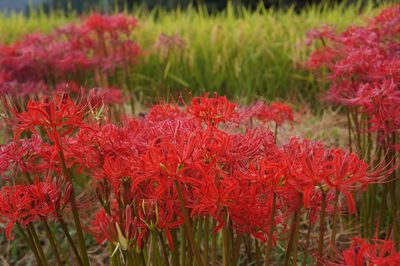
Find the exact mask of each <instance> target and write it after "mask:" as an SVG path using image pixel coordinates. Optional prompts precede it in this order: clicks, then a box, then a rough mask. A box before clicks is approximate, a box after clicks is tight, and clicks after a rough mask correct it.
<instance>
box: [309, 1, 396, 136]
mask: <svg viewBox="0 0 400 266" xmlns="http://www.w3.org/2000/svg"><path fill="white" fill-rule="evenodd" d="M398 14H399V6H398V5H396V6H392V7H389V8H387V9H385V10H384V11H382V13H381V14H380V15H378V16H377V17H376V18H375V19H373V20H372V21H371V22H370V23H369V25H367V26H358V27H349V28H348V29H346V30H345V31H344V32H342V33H337V32H334V31H331V30H322V31H321V32H319V33H317V34H312V35H315V36H314V37H316V38H320V39H321V40H323V44H324V45H323V46H322V47H321V48H319V49H317V50H315V51H314V52H313V53H312V54H311V56H310V60H309V61H308V63H307V65H308V66H309V67H311V68H313V69H315V68H320V67H326V68H327V70H328V72H329V75H328V76H327V78H328V81H330V82H331V86H330V88H329V91H328V99H329V100H330V101H332V102H335V103H339V104H343V105H345V106H349V107H350V108H351V110H352V111H353V112H354V111H356V112H361V113H364V114H366V115H368V118H369V125H368V130H369V131H371V132H378V131H380V132H383V133H384V134H390V133H392V132H396V131H397V130H398V129H399V127H400V124H399V119H398V114H399V108H398V106H399V103H400V100H399V99H400V98H399V90H398V87H399V86H398V84H399V82H400V80H399V70H398V69H399V66H400V59H399V54H398V48H399V42H398V38H397V37H398V34H399V33H400V31H399V29H400V20H399V19H398V17H399V16H398ZM359 133H360V132H359Z"/></svg>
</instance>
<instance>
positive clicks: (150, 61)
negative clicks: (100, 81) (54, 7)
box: [0, 3, 382, 104]
mask: <svg viewBox="0 0 400 266" xmlns="http://www.w3.org/2000/svg"><path fill="white" fill-rule="evenodd" d="M381 8H382V6H379V7H376V6H375V7H374V6H373V5H372V4H371V3H370V4H367V5H364V6H363V8H362V9H361V8H360V5H353V6H345V5H337V6H335V7H333V8H332V7H330V8H328V7H327V6H325V5H317V6H311V7H309V8H306V9H303V10H302V11H301V12H300V13H296V12H295V11H294V10H293V9H289V10H286V11H282V10H278V11H273V10H267V9H265V8H263V7H260V8H258V9H257V10H256V11H255V12H252V11H249V10H247V9H246V8H239V9H238V10H233V8H232V7H228V8H227V10H226V11H225V12H221V13H218V14H212V15H210V14H207V12H205V10H204V9H194V8H189V9H188V10H185V11H183V10H179V9H178V10H174V11H169V12H167V11H163V10H160V9H156V10H153V11H146V10H144V9H142V8H136V9H135V10H134V11H133V15H134V16H136V17H137V18H138V20H139V27H138V29H137V30H136V34H135V38H136V41H137V42H138V43H139V44H140V45H141V47H142V50H143V56H142V57H141V59H140V62H139V63H138V65H137V68H136V69H135V70H134V73H132V74H131V78H132V80H133V81H132V84H131V85H130V87H131V88H130V89H132V90H136V91H138V94H142V95H143V97H147V96H151V97H154V96H156V97H157V95H159V94H158V92H159V91H160V90H164V91H165V92H169V93H172V95H175V94H177V93H178V92H179V91H182V90H186V91H190V92H193V93H194V94H199V93H201V92H204V91H217V92H219V93H220V94H224V95H227V96H229V97H231V98H236V99H241V100H242V99H243V100H251V99H254V98H259V97H262V98H263V97H268V98H271V99H272V98H286V99H288V98H289V99H292V100H293V99H294V98H295V99H297V100H300V101H308V102H311V103H312V104H315V103H316V99H317V97H318V92H319V90H320V85H318V83H317V82H316V81H315V79H314V78H313V77H312V76H311V74H310V73H308V72H307V71H305V70H304V69H303V68H302V67H301V64H302V62H304V60H306V58H307V55H308V51H309V50H310V49H309V47H307V46H306V45H305V38H306V33H307V32H308V31H309V30H310V29H313V28H315V27H318V26H321V25H324V24H331V25H335V26H336V27H337V29H338V30H340V29H343V28H344V27H346V26H348V25H350V24H354V23H355V24H357V23H361V22H362V21H363V20H364V21H365V18H366V17H372V16H373V15H374V14H376V13H377V12H378V11H379V10H380V9H381ZM77 19H78V16H77V15H76V14H73V13H71V14H69V15H65V14H63V13H60V12H54V13H53V14H51V15H50V16H47V15H44V14H43V13H40V12H39V13H36V14H34V15H32V16H30V17H24V16H23V15H21V14H12V15H11V16H8V17H7V16H5V15H1V16H0V42H3V43H10V42H13V41H15V40H18V38H21V36H23V35H24V34H27V33H29V32H34V31H43V32H49V31H50V30H51V29H53V28H54V27H57V26H61V25H64V24H66V23H68V22H70V21H74V20H77ZM162 33H164V34H167V35H174V34H176V35H177V36H179V38H181V39H182V40H183V43H184V46H183V47H179V48H174V49H170V50H168V51H167V52H165V50H164V51H162V50H161V49H160V48H158V47H156V46H155V45H154V44H155V43H156V42H157V40H158V38H159V36H160V34H162ZM141 92H143V93H141Z"/></svg>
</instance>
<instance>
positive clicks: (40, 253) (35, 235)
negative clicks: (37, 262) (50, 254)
mask: <svg viewBox="0 0 400 266" xmlns="http://www.w3.org/2000/svg"><path fill="white" fill-rule="evenodd" d="M28 230H30V232H31V235H32V237H33V242H34V243H35V245H36V248H37V250H38V252H39V256H40V258H41V259H42V262H43V265H44V266H47V265H48V263H47V259H46V256H45V255H44V252H43V248H42V245H41V244H40V240H39V237H38V236H37V234H36V230H35V228H34V227H33V225H32V223H30V224H29V225H28Z"/></svg>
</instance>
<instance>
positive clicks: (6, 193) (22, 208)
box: [0, 185, 35, 239]
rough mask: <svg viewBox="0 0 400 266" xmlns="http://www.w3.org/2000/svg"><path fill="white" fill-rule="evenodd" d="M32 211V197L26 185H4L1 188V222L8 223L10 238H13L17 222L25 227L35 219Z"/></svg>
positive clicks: (7, 231)
mask: <svg viewBox="0 0 400 266" xmlns="http://www.w3.org/2000/svg"><path fill="white" fill-rule="evenodd" d="M31 213H32V197H30V195H29V192H28V190H27V187H26V186H24V185H15V186H4V187H2V188H1V189H0V223H5V224H6V228H5V233H6V237H7V238H8V239H12V236H11V230H12V228H13V226H14V225H15V224H16V223H18V224H19V225H20V226H23V227H25V226H26V225H28V224H29V223H31V222H32V221H33V220H34V219H35V216H33V215H32V214H31Z"/></svg>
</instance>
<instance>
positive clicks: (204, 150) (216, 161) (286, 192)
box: [0, 94, 380, 250]
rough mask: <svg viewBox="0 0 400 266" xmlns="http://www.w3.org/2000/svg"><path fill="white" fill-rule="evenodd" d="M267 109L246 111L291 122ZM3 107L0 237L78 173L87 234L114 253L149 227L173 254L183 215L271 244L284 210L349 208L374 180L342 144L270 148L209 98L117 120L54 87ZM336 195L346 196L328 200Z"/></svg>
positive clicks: (43, 207) (233, 108)
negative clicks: (92, 209) (87, 180)
mask: <svg viewBox="0 0 400 266" xmlns="http://www.w3.org/2000/svg"><path fill="white" fill-rule="evenodd" d="M276 106H283V105H281V104H271V105H270V107H269V108H268V110H273V111H271V113H270V114H268V115H264V114H266V112H265V108H264V109H263V110H262V112H259V113H260V114H262V115H260V114H258V113H256V115H254V114H253V113H254V112H253V111H254V110H252V109H254V108H247V110H249V112H250V114H248V115H247V117H252V116H254V118H257V117H261V118H260V119H261V120H262V121H263V120H264V117H268V119H270V120H273V121H275V122H276V123H277V124H279V125H280V124H281V123H282V122H283V119H284V117H287V119H286V120H287V121H289V122H290V121H291V120H292V116H291V115H288V114H292V111H291V109H289V108H288V107H287V106H284V108H281V109H283V110H284V111H283V113H279V109H280V108H276ZM7 108H8V110H9V111H10V113H13V118H12V119H11V121H13V122H14V123H12V125H13V126H14V127H15V135H14V140H13V141H11V142H10V143H9V144H8V145H5V146H3V147H2V149H1V153H0V160H1V163H0V165H1V172H2V175H3V177H4V182H9V183H11V185H3V186H2V190H1V191H0V207H1V208H0V221H2V222H3V223H5V224H6V226H7V236H8V237H10V232H11V228H12V227H13V225H15V224H17V225H18V226H20V227H21V228H24V227H26V226H28V225H29V224H31V223H33V222H38V221H40V222H42V221H48V220H49V219H50V221H54V218H55V220H57V219H62V217H63V216H65V213H64V211H65V210H68V211H69V210H70V208H67V209H65V206H66V205H68V202H69V200H70V198H71V190H72V181H73V179H75V178H81V177H79V175H78V173H79V172H81V173H82V172H84V173H85V175H89V176H91V177H92V184H93V186H94V190H95V192H96V195H97V199H98V201H99V203H100V204H99V210H98V211H97V213H96V214H95V215H94V219H93V221H92V222H90V226H89V225H88V226H86V228H87V230H88V231H89V232H90V233H92V234H93V235H94V236H95V237H96V239H97V240H98V241H99V242H100V243H103V242H104V241H105V240H108V241H109V242H111V243H113V244H115V245H117V244H118V245H119V246H120V247H121V248H122V249H123V250H127V249H129V250H141V249H143V248H144V246H145V245H146V243H147V242H148V239H149V237H150V235H151V234H152V232H158V233H162V234H164V235H165V237H166V238H167V240H168V243H169V245H170V247H171V249H173V248H174V245H176V240H175V241H174V237H173V233H171V232H174V231H175V229H177V228H178V227H180V226H181V225H183V224H184V222H185V212H187V213H188V218H189V219H191V220H199V219H200V220H201V219H205V218H206V217H209V218H212V219H213V220H214V221H215V223H214V226H215V227H214V229H213V232H214V233H216V232H218V231H219V230H220V229H221V228H224V227H229V228H231V229H232V230H234V232H235V234H237V235H251V236H253V237H255V238H257V239H259V240H260V241H262V242H264V241H266V240H268V239H271V241H273V242H275V241H276V240H277V239H282V238H284V235H285V233H286V232H287V230H286V229H287V228H288V227H289V220H290V217H292V216H293V214H294V213H296V212H304V213H308V214H309V219H310V221H311V222H312V223H314V222H315V221H316V220H317V218H318V215H319V214H320V213H321V212H324V213H326V214H334V213H335V211H336V212H342V211H343V212H355V209H356V206H355V203H354V198H353V196H354V195H355V193H357V192H359V191H361V189H363V188H366V186H368V184H370V183H376V182H378V181H379V180H380V179H379V178H377V177H376V175H375V174H374V173H371V172H370V171H369V170H368V165H367V164H366V163H365V162H363V161H362V160H360V159H359V158H358V157H357V156H356V155H355V154H352V153H348V152H346V151H344V150H342V149H327V148H325V147H324V146H323V145H322V144H321V143H319V142H313V141H308V140H300V139H298V138H293V139H291V140H290V141H289V142H288V143H286V144H285V145H283V146H278V145H277V144H276V143H275V139H274V135H273V134H272V132H271V131H269V130H267V129H266V128H265V127H256V128H246V127H244V128H243V126H241V125H240V123H239V121H240V113H239V112H238V110H239V108H238V106H237V105H236V104H234V103H231V102H229V101H228V100H227V99H226V98H225V97H219V96H217V95H214V96H213V97H211V98H209V97H208V95H205V96H203V97H195V98H193V100H192V102H191V103H190V104H188V105H183V106H178V105H177V104H172V105H169V104H163V105H156V106H154V107H153V108H151V109H150V111H149V113H148V114H147V115H146V116H145V117H142V118H140V119H129V118H125V119H123V120H122V124H119V125H118V124H113V123H111V122H108V121H103V120H102V121H97V122H96V121H95V120H93V119H89V118H85V117H86V116H87V115H88V114H90V113H91V112H85V111H83V110H84V107H83V106H81V105H79V104H76V103H74V102H73V101H72V100H71V99H70V98H69V97H67V96H66V95H65V94H64V95H61V96H55V97H53V98H49V97H43V98H42V99H40V100H30V101H29V102H28V104H27V107H26V111H17V110H16V109H15V108H12V107H10V106H7ZM277 110H278V111H277ZM242 114H243V112H242ZM275 117H276V118H275ZM39 136H40V137H39ZM71 173H75V175H74V177H72V176H70V175H71ZM30 174H32V175H34V176H35V178H34V180H32V179H31V178H30ZM65 187H67V189H65ZM62 191H64V192H62ZM72 193H73V192H72ZM338 194H341V195H343V196H344V199H345V201H340V202H339V201H338V200H334V198H335V195H338ZM339 205H340V206H339ZM81 211H84V210H81ZM271 230H273V232H271ZM271 237H272V238H271Z"/></svg>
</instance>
